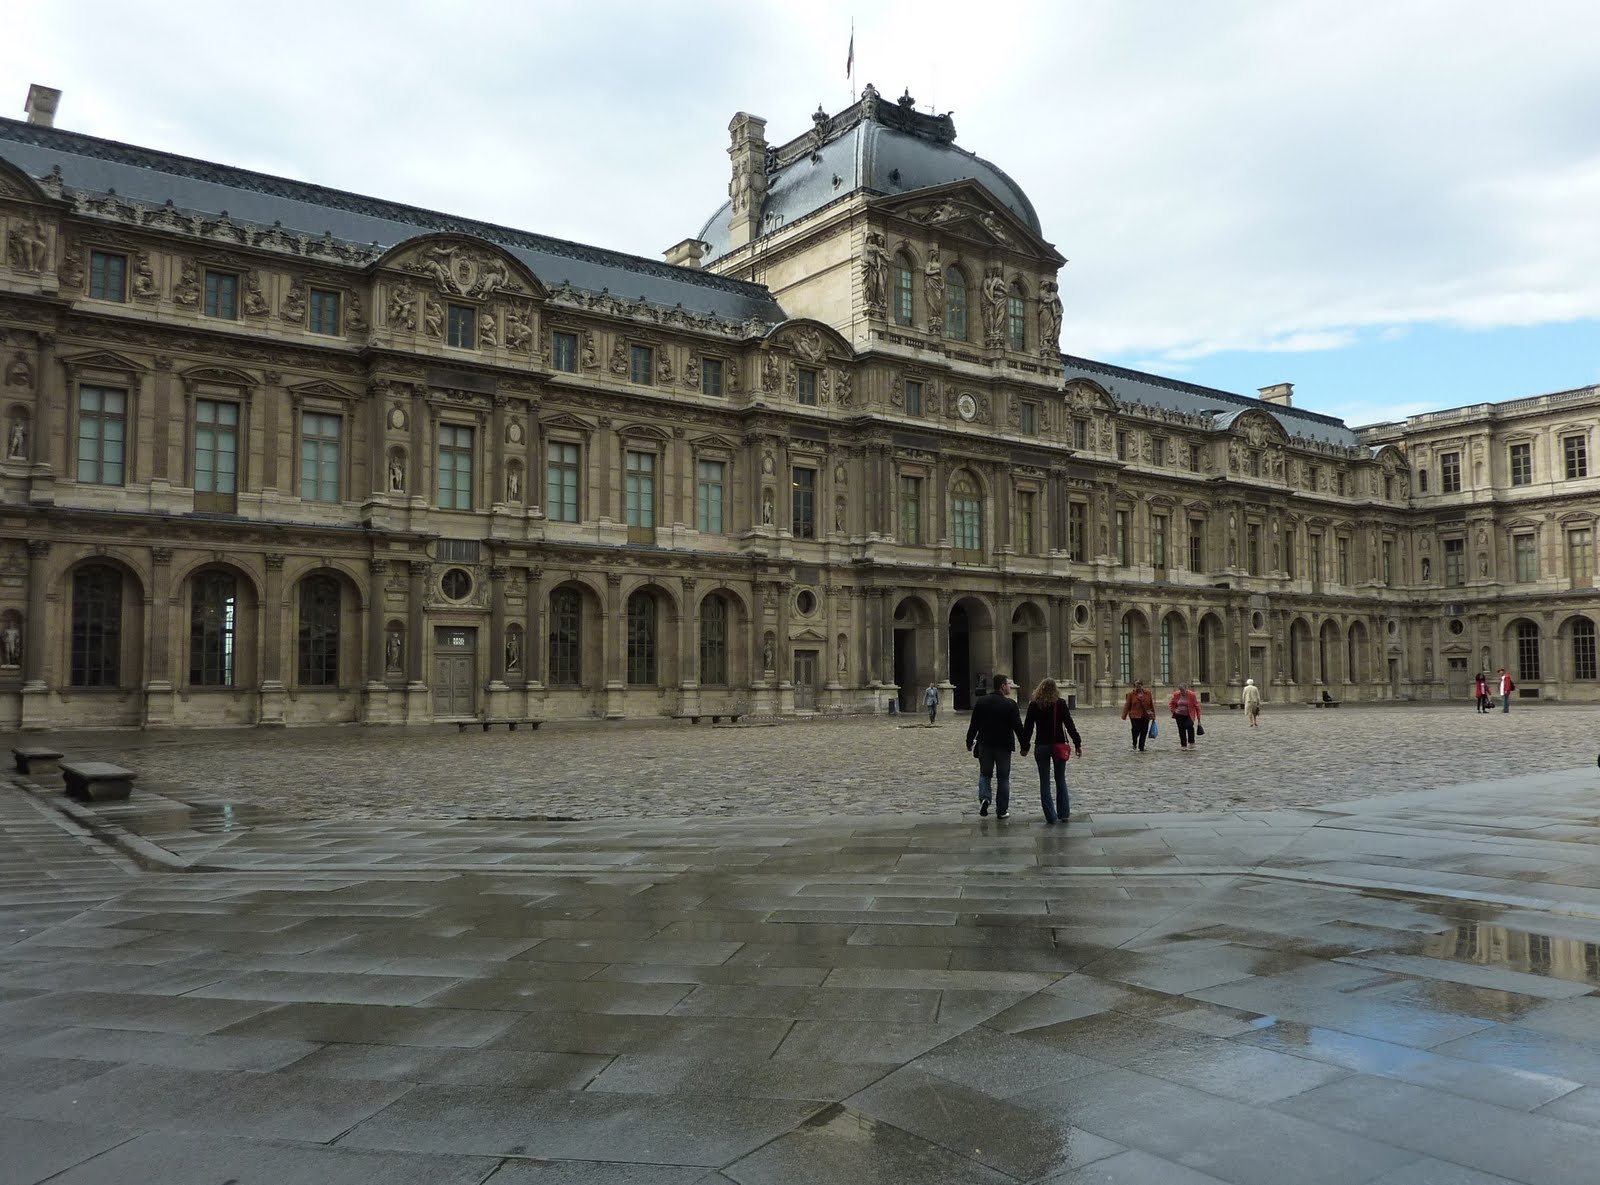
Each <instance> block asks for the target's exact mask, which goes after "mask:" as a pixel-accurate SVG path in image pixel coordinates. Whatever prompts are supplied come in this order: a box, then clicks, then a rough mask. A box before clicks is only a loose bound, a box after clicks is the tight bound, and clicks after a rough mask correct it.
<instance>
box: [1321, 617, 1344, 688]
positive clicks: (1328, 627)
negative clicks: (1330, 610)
mask: <svg viewBox="0 0 1600 1185" xmlns="http://www.w3.org/2000/svg"><path fill="white" fill-rule="evenodd" d="M1340 632H1341V631H1340V629H1339V623H1338V622H1337V621H1335V620H1334V619H1333V618H1331V617H1328V618H1324V619H1323V622H1322V625H1321V627H1320V628H1319V629H1318V630H1317V675H1318V681H1319V682H1320V683H1321V684H1322V685H1323V686H1324V687H1333V686H1335V685H1336V684H1339V683H1342V682H1343V681H1344V676H1343V666H1344V662H1343V655H1342V653H1341V652H1342V651H1343V649H1344V647H1343V646H1341V645H1340V642H1341V641H1342V638H1341V636H1340Z"/></svg>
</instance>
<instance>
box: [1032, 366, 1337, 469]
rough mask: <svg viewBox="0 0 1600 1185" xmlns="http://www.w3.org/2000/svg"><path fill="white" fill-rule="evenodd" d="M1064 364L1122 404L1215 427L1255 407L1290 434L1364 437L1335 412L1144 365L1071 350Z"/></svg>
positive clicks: (1328, 439)
mask: <svg viewBox="0 0 1600 1185" xmlns="http://www.w3.org/2000/svg"><path fill="white" fill-rule="evenodd" d="M1061 364H1062V367H1063V369H1064V371H1065V374H1066V379H1067V381H1068V382H1070V381H1071V380H1073V379H1078V378H1082V379H1089V380H1090V381H1092V382H1095V383H1098V384H1099V385H1100V386H1102V387H1104V388H1105V389H1106V391H1107V392H1108V393H1109V394H1111V395H1112V396H1113V397H1114V398H1116V399H1118V400H1120V401H1122V402H1123V403H1142V404H1144V405H1145V406H1147V407H1160V408H1165V409H1167V410H1169V411H1180V412H1187V413H1188V414H1190V415H1197V414H1210V416H1211V424H1212V427H1214V428H1216V429H1218V430H1219V431H1220V430H1223V429H1226V428H1227V427H1228V426H1229V425H1230V424H1232V423H1233V421H1234V420H1236V419H1238V417H1239V415H1240V413H1242V412H1245V411H1248V410H1249V409H1250V408H1255V409H1256V410H1258V411H1264V412H1266V413H1267V414H1268V415H1269V416H1271V417H1272V418H1273V419H1275V420H1277V421H1278V423H1280V424H1282V425H1283V430H1284V431H1285V432H1287V433H1288V434H1289V435H1290V436H1303V437H1305V438H1306V439H1308V440H1316V441H1321V442H1322V443H1324V444H1335V445H1340V446H1342V447H1344V448H1360V447H1361V439H1360V437H1359V436H1358V435H1357V433H1356V431H1355V429H1353V428H1350V427H1348V426H1347V425H1346V424H1345V422H1344V421H1343V420H1341V419H1339V418H1338V417H1336V416H1329V415H1323V414H1322V413H1321V412H1315V411H1306V410H1304V409H1303V408H1298V407H1282V406H1280V405H1278V404H1275V403H1267V402H1265V401H1264V400H1261V399H1257V398H1255V397H1253V396H1250V395H1235V394H1234V393H1233V392H1232V391H1219V390H1218V389H1217V388H1215V387H1201V386H1198V385H1196V384H1194V383H1186V382H1183V381H1182V380H1181V379H1168V378H1162V377H1161V376H1160V375H1157V374H1146V373H1145V372H1144V371H1141V370H1127V369H1125V368H1123V367H1121V366H1113V365H1111V364H1110V363H1109V362H1095V361H1092V360H1091V359H1088V358H1078V357H1075V356H1073V355H1071V354H1063V355H1061Z"/></svg>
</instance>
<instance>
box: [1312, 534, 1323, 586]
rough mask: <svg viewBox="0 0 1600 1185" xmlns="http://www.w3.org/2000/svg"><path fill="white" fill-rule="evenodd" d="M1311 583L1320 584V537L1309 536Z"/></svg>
mask: <svg viewBox="0 0 1600 1185" xmlns="http://www.w3.org/2000/svg"><path fill="white" fill-rule="evenodd" d="M1311 582H1312V583H1313V584H1318V585H1320V584H1321V583H1322V536H1321V535H1313V536H1311Z"/></svg>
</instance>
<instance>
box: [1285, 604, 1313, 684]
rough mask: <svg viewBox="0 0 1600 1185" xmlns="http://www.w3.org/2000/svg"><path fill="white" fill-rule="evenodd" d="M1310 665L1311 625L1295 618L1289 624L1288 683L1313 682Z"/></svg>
mask: <svg viewBox="0 0 1600 1185" xmlns="http://www.w3.org/2000/svg"><path fill="white" fill-rule="evenodd" d="M1313 669H1314V668H1313V667H1312V663H1311V623H1310V622H1309V621H1307V620H1306V619H1305V618H1304V617H1296V618H1295V619H1294V620H1293V621H1291V622H1290V623H1289V672H1288V673H1289V682H1291V683H1311V682H1314V681H1315V679H1314V676H1313Z"/></svg>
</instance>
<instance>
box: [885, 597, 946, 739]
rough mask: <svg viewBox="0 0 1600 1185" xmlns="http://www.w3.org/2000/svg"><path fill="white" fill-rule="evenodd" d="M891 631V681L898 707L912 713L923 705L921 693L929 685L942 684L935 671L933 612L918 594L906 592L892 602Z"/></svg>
mask: <svg viewBox="0 0 1600 1185" xmlns="http://www.w3.org/2000/svg"><path fill="white" fill-rule="evenodd" d="M890 622H891V628H892V629H893V630H894V653H893V663H894V667H893V670H894V682H895V685H896V686H897V687H899V688H900V696H899V699H900V707H901V709H902V710H904V711H908V712H910V711H915V710H916V709H917V707H918V705H920V704H921V703H922V690H923V688H925V687H926V686H927V685H928V684H929V683H939V682H942V681H943V679H944V676H943V675H942V674H941V673H940V672H939V669H938V651H939V647H938V631H939V629H940V628H942V627H941V626H940V625H939V623H937V622H936V621H935V620H934V611H933V608H932V606H931V605H930V604H929V602H928V599H927V598H926V597H925V596H923V595H922V594H921V593H905V594H903V595H901V596H900V598H899V599H898V600H897V601H896V602H895V606H894V612H893V613H892V614H891V615H890Z"/></svg>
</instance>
